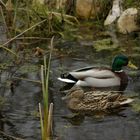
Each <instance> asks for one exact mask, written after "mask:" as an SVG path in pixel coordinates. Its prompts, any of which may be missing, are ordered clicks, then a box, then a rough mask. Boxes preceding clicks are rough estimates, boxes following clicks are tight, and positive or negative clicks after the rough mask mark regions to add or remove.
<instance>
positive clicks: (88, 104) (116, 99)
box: [63, 89, 133, 112]
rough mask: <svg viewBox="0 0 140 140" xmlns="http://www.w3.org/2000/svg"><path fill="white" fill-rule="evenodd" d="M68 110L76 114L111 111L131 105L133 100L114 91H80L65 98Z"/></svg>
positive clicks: (73, 92)
mask: <svg viewBox="0 0 140 140" xmlns="http://www.w3.org/2000/svg"><path fill="white" fill-rule="evenodd" d="M63 99H64V100H67V105H68V108H69V109H70V110H72V111H75V112H80V111H82V112H83V111H91V112H96V111H109V110H113V109H116V108H120V107H122V106H124V105H126V104H129V103H131V102H132V101H133V99H131V98H128V97H125V96H124V95H122V94H120V93H119V92H113V91H104V92H103V91H88V92H84V91H83V90H82V89H78V90H75V91H72V92H70V93H69V94H67V95H66V96H65V97H63Z"/></svg>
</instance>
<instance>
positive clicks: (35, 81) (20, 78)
mask: <svg viewBox="0 0 140 140" xmlns="http://www.w3.org/2000/svg"><path fill="white" fill-rule="evenodd" d="M13 78H15V79H19V80H24V81H28V82H34V83H39V84H41V81H39V80H38V81H37V80H31V79H27V78H23V77H15V76H14V77H13Z"/></svg>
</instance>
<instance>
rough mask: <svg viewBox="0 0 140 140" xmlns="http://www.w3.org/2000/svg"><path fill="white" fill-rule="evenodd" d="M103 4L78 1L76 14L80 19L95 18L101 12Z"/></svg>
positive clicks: (91, 1) (83, 0) (92, 0)
mask: <svg viewBox="0 0 140 140" xmlns="http://www.w3.org/2000/svg"><path fill="white" fill-rule="evenodd" d="M101 7H102V6H101V2H100V1H95V0H76V14H77V16H78V17H80V18H85V19H88V18H91V17H92V18H95V17H96V16H97V14H98V13H99V12H101Z"/></svg>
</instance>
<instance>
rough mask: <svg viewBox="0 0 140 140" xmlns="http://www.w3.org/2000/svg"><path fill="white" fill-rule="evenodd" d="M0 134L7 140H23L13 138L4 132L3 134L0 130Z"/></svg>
mask: <svg viewBox="0 0 140 140" xmlns="http://www.w3.org/2000/svg"><path fill="white" fill-rule="evenodd" d="M0 134H1V135H4V136H5V137H7V138H9V139H14V140H23V139H21V138H17V137H14V136H11V135H8V134H6V133H5V132H3V131H1V130H0Z"/></svg>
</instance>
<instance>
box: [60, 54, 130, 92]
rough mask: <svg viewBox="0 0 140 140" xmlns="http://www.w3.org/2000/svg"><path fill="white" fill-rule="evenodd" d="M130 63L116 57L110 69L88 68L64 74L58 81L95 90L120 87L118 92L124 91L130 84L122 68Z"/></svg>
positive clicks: (122, 56) (120, 57)
mask: <svg viewBox="0 0 140 140" xmlns="http://www.w3.org/2000/svg"><path fill="white" fill-rule="evenodd" d="M128 62H129V60H128V58H127V57H126V56H124V55H119V56H116V57H115V59H114V61H113V64H112V68H110V69H109V68H105V67H103V68H97V67H86V68H82V69H79V70H76V71H72V72H69V73H68V74H62V75H61V77H60V78H58V79H59V80H60V81H63V82H66V83H71V84H75V85H77V86H86V87H93V88H109V87H118V90H120V91H123V90H124V89H125V88H126V86H127V84H128V77H127V75H126V74H125V72H124V71H123V70H122V67H123V66H127V65H128V64H129V63H128ZM131 66H132V64H131Z"/></svg>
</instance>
